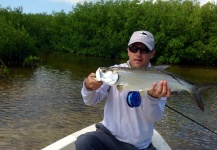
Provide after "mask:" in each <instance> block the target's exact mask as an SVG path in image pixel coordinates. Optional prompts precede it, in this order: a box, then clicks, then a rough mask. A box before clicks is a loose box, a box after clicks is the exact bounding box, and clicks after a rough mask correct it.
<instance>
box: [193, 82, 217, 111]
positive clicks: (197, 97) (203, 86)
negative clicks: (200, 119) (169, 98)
mask: <svg viewBox="0 0 217 150" xmlns="http://www.w3.org/2000/svg"><path fill="white" fill-rule="evenodd" d="M212 87H217V84H216V83H210V84H199V85H197V86H196V88H195V90H194V91H193V92H191V94H192V96H193V97H194V100H195V102H196V103H197V105H198V107H199V108H200V109H201V110H202V111H204V104H203V102H202V99H201V96H200V93H201V91H203V90H206V89H208V88H212Z"/></svg>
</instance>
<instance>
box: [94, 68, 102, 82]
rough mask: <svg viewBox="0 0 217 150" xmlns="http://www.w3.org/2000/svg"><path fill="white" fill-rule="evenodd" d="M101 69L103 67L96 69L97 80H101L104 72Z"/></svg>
mask: <svg viewBox="0 0 217 150" xmlns="http://www.w3.org/2000/svg"><path fill="white" fill-rule="evenodd" d="M100 70H101V69H100V68H98V69H97V71H96V78H95V80H97V81H101V80H100V78H101V75H102V73H101V71H100Z"/></svg>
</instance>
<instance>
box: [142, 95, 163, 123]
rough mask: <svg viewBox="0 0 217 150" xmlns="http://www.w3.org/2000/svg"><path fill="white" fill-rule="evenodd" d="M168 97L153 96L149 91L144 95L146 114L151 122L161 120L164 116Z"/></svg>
mask: <svg viewBox="0 0 217 150" xmlns="http://www.w3.org/2000/svg"><path fill="white" fill-rule="evenodd" d="M166 100H167V98H166V97H161V98H153V97H151V96H150V95H148V93H147V94H146V95H145V97H143V100H142V103H143V107H144V111H145V112H144V115H145V117H146V118H147V120H149V121H150V122H157V121H161V120H162V118H163V113H164V108H165V105H166Z"/></svg>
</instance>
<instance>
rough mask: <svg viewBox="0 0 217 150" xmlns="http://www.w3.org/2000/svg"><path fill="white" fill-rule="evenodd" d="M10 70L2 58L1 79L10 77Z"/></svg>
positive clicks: (0, 66)
mask: <svg viewBox="0 0 217 150" xmlns="http://www.w3.org/2000/svg"><path fill="white" fill-rule="evenodd" d="M8 74H9V71H8V68H7V67H6V66H5V64H4V63H3V61H2V60H1V59H0V79H1V78H6V77H8Z"/></svg>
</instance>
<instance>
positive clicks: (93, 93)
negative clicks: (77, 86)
mask: <svg viewBox="0 0 217 150" xmlns="http://www.w3.org/2000/svg"><path fill="white" fill-rule="evenodd" d="M84 82H85V81H84ZM84 82H83V87H82V89H81V95H82V97H83V100H84V103H85V104H86V105H88V106H93V105H96V104H97V103H98V102H100V101H101V100H102V99H103V98H105V96H106V95H107V93H108V92H107V91H108V89H109V87H110V86H109V85H108V84H105V83H103V85H102V86H101V87H100V88H99V89H97V90H89V89H87V88H86V87H85V85H84Z"/></svg>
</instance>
